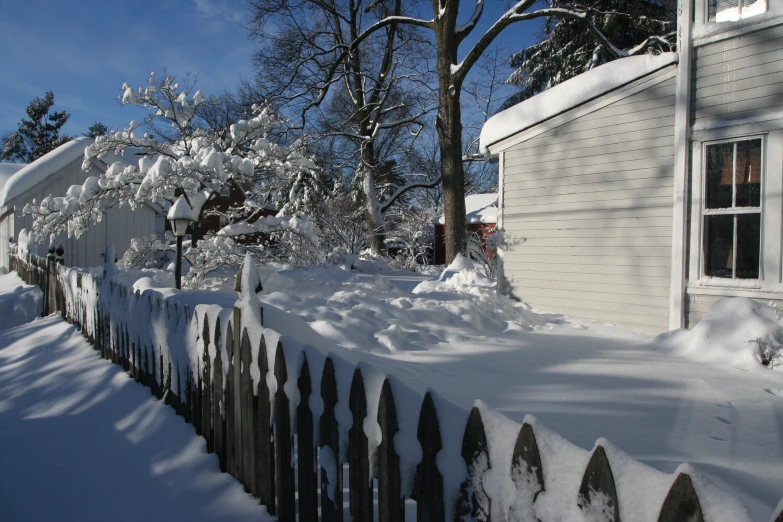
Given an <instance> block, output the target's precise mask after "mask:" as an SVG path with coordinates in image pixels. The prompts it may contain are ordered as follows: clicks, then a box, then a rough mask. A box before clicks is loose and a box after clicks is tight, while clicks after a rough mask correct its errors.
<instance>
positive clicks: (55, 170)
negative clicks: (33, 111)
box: [0, 138, 165, 267]
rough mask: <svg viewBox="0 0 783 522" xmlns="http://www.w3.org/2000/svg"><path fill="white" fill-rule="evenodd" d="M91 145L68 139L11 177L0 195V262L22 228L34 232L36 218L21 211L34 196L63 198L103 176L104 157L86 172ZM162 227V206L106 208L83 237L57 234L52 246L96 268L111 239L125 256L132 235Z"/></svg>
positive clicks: (73, 262) (71, 260) (70, 261)
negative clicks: (87, 149) (84, 164)
mask: <svg viewBox="0 0 783 522" xmlns="http://www.w3.org/2000/svg"><path fill="white" fill-rule="evenodd" d="M90 143H92V138H77V139H75V140H72V141H70V142H68V143H65V144H64V145H61V146H60V147H58V148H57V149H55V150H53V151H51V152H49V153H48V154H45V155H44V156H41V157H40V158H38V159H37V160H35V161H33V162H32V163H30V164H29V165H24V166H23V167H22V168H20V169H18V170H17V171H16V172H15V173H13V175H11V176H10V177H9V178H8V179H7V181H6V182H5V184H4V185H3V186H2V192H1V193H0V264H2V265H4V266H8V264H9V248H8V247H9V241H10V240H13V241H16V240H17V238H18V235H19V232H20V231H21V230H22V229H27V230H28V231H29V230H32V221H33V220H32V216H29V215H28V216H25V215H23V213H22V209H23V208H24V206H25V205H26V204H27V203H29V202H30V201H32V200H33V199H35V200H36V201H41V200H42V199H43V198H44V197H46V196H49V195H52V196H64V195H65V193H66V192H67V191H68V188H69V187H70V186H71V185H81V184H83V183H84V181H85V179H86V178H87V177H88V176H100V175H101V174H102V173H103V172H105V171H106V168H107V165H106V164H105V163H103V162H101V161H96V162H95V163H93V165H92V167H91V168H90V170H89V171H88V172H85V171H83V170H82V162H83V160H84V149H85V147H86V146H87V145H89V144H90ZM164 227H165V214H164V213H162V212H161V211H160V209H155V208H153V207H151V206H148V205H145V206H143V207H141V208H138V209H136V210H135V211H133V210H131V209H130V208H129V207H122V208H107V209H104V211H103V220H102V221H101V222H100V223H98V224H96V225H94V226H92V227H90V229H89V231H88V232H87V233H85V234H84V235H82V237H80V238H79V239H75V238H67V237H65V236H63V237H57V238H56V239H55V241H54V244H62V245H63V248H64V249H65V256H64V258H65V259H64V261H65V264H66V265H67V266H79V267H90V266H98V265H101V264H102V263H103V255H104V253H105V252H106V247H107V245H108V244H109V243H112V244H113V245H114V247H115V251H116V252H117V254H118V255H122V254H123V252H125V250H127V248H128V247H129V246H130V240H131V239H132V238H134V237H139V236H142V235H145V234H153V233H158V232H162V231H163V230H164ZM46 247H48V241H46V245H44V248H46ZM41 253H43V250H42V251H41Z"/></svg>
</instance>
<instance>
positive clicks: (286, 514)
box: [275, 342, 372, 522]
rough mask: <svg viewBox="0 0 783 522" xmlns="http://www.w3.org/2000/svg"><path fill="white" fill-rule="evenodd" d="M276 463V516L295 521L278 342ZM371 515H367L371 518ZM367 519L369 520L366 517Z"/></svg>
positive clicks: (288, 429)
mask: <svg viewBox="0 0 783 522" xmlns="http://www.w3.org/2000/svg"><path fill="white" fill-rule="evenodd" d="M275 378H276V379H277V391H276V392H275V462H276V463H277V518H278V520H280V521H281V522H286V521H289V520H290V521H291V522H294V521H295V520H296V498H295V497H296V487H295V485H294V468H293V464H292V460H291V456H292V454H293V447H292V446H293V439H292V438H291V412H290V410H289V401H288V396H287V395H286V394H285V383H286V381H288V369H287V368H286V362H285V353H283V345H282V344H280V343H279V342H278V343H277V350H276V353H275ZM371 519H372V517H370V520H371ZM365 520H368V519H365Z"/></svg>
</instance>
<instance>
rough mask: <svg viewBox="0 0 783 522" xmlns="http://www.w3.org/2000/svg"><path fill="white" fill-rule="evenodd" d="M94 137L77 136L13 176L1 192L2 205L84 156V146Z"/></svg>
mask: <svg viewBox="0 0 783 522" xmlns="http://www.w3.org/2000/svg"><path fill="white" fill-rule="evenodd" d="M92 141H93V139H92V138H86V137H81V138H76V139H75V140H72V141H69V142H68V143H65V144H63V145H60V146H59V147H57V148H56V149H54V150H53V151H51V152H49V153H47V154H44V155H43V156H41V157H40V158H38V159H37V160H35V161H34V162H32V163H30V164H29V165H26V166H25V167H24V168H22V169H20V170H19V171H18V172H16V174H14V175H13V176H11V178H10V179H9V180H8V182H7V183H6V184H5V186H4V187H3V192H2V194H0V207H2V206H4V205H6V204H7V203H8V202H9V201H11V200H12V199H14V198H16V197H18V196H21V195H22V194H24V193H25V192H27V191H28V190H30V189H31V188H33V187H35V186H36V185H38V184H40V183H42V182H43V181H44V180H45V179H46V178H48V177H49V176H51V175H52V174H54V173H55V172H58V171H59V170H61V169H63V168H65V167H66V166H68V165H70V164H71V163H73V162H74V161H76V160H77V159H80V158H81V157H82V156H84V148H85V147H87V145H89V144H90V143H92Z"/></svg>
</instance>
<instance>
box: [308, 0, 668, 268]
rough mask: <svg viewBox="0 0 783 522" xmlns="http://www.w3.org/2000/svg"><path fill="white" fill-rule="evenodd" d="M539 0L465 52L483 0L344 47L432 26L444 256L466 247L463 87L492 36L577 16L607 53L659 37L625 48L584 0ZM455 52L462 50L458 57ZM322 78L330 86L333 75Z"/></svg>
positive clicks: (438, 7)
mask: <svg viewBox="0 0 783 522" xmlns="http://www.w3.org/2000/svg"><path fill="white" fill-rule="evenodd" d="M540 5H541V2H540V1H539V0H521V1H519V2H516V3H515V4H514V5H513V6H511V8H510V9H508V10H507V11H506V12H505V13H503V15H501V16H500V17H499V18H498V19H497V20H495V21H494V23H492V25H491V26H490V27H489V29H487V30H486V31H485V32H484V34H482V35H481V36H480V37H479V38H478V39H477V40H476V41H475V43H474V44H473V45H472V46H471V47H470V48H469V49H468V50H467V52H466V53H461V52H460V46H461V45H462V44H463V43H464V42H465V40H466V39H467V38H468V36H470V35H471V34H472V33H473V31H474V30H475V28H476V27H477V24H478V22H479V20H480V19H481V17H482V15H483V13H484V0H476V4H475V7H474V8H473V12H472V13H471V14H470V16H469V17H468V19H467V20H466V21H465V22H464V23H459V22H458V21H457V18H458V15H459V8H460V2H459V0H433V2H432V13H433V16H432V18H430V19H422V18H415V17H410V16H388V17H386V18H384V19H382V20H379V21H378V22H377V23H375V24H373V25H372V26H370V27H368V28H367V29H366V30H365V31H364V32H363V33H361V34H359V35H358V36H357V37H356V39H355V40H354V41H353V42H352V44H351V46H350V47H349V49H348V50H346V51H344V52H346V53H348V52H350V51H353V50H354V49H356V48H358V46H359V45H361V42H363V41H364V40H365V39H366V38H369V37H370V36H371V35H373V34H374V33H375V32H376V31H379V30H384V29H386V28H387V27H396V26H399V25H402V24H406V25H412V26H415V27H420V28H425V29H428V30H431V31H432V33H433V34H434V37H435V53H436V71H437V81H438V114H437V117H436V123H435V126H436V130H437V132H438V141H439V146H440V163H441V174H442V178H441V181H442V186H443V196H444V214H445V219H446V259H447V261H451V260H453V259H454V257H455V256H456V255H457V253H460V252H465V251H466V247H467V242H466V229H465V170H464V168H463V164H462V163H463V147H462V113H461V106H460V101H461V96H462V88H463V85H464V83H465V80H466V78H467V75H468V73H469V72H470V70H471V69H472V68H473V66H474V65H475V64H476V62H477V61H478V59H479V58H480V57H481V56H482V55H483V54H484V53H485V52H486V51H487V49H488V48H489V47H490V45H491V44H492V43H493V42H494V40H495V38H497V36H498V35H499V34H500V33H501V32H502V31H503V30H504V29H506V28H507V27H509V26H510V25H512V24H514V23H517V22H523V21H527V20H536V19H541V18H550V17H557V18H561V19H570V20H575V21H577V22H579V23H581V24H584V25H585V27H587V28H588V30H589V31H590V32H591V33H592V34H593V35H594V36H595V38H596V40H597V41H598V42H600V43H601V45H603V47H604V48H605V50H606V52H607V53H608V54H609V55H610V56H614V57H618V58H619V57H624V56H631V55H635V54H639V53H643V52H645V51H646V50H647V48H648V47H649V46H651V45H655V44H657V43H659V42H661V41H662V40H664V38H663V37H659V36H657V35H656V36H651V37H650V38H647V39H645V40H644V41H643V42H640V43H638V44H637V45H635V46H633V47H629V48H623V47H618V46H617V45H615V44H613V43H612V41H611V40H610V38H609V37H607V36H606V35H604V34H603V33H602V32H601V30H600V29H599V28H598V27H597V26H596V25H595V24H594V23H593V22H592V21H591V19H590V9H589V8H586V7H584V6H582V5H568V6H560V5H558V4H552V5H550V6H546V7H540ZM459 56H463V58H462V59H461V60H460V59H459ZM327 80H328V81H326V82H324V83H323V84H322V88H324V89H325V88H328V86H329V85H330V83H331V78H327Z"/></svg>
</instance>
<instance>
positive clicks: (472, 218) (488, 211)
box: [435, 192, 498, 225]
mask: <svg viewBox="0 0 783 522" xmlns="http://www.w3.org/2000/svg"><path fill="white" fill-rule="evenodd" d="M465 222H466V223H467V224H469V225H471V224H476V223H497V222H498V193H497V192H492V193H489V194H471V195H470V196H465ZM435 223H437V224H438V225H443V224H445V223H446V218H445V216H440V217H438V218H437V219H436V220H435Z"/></svg>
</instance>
